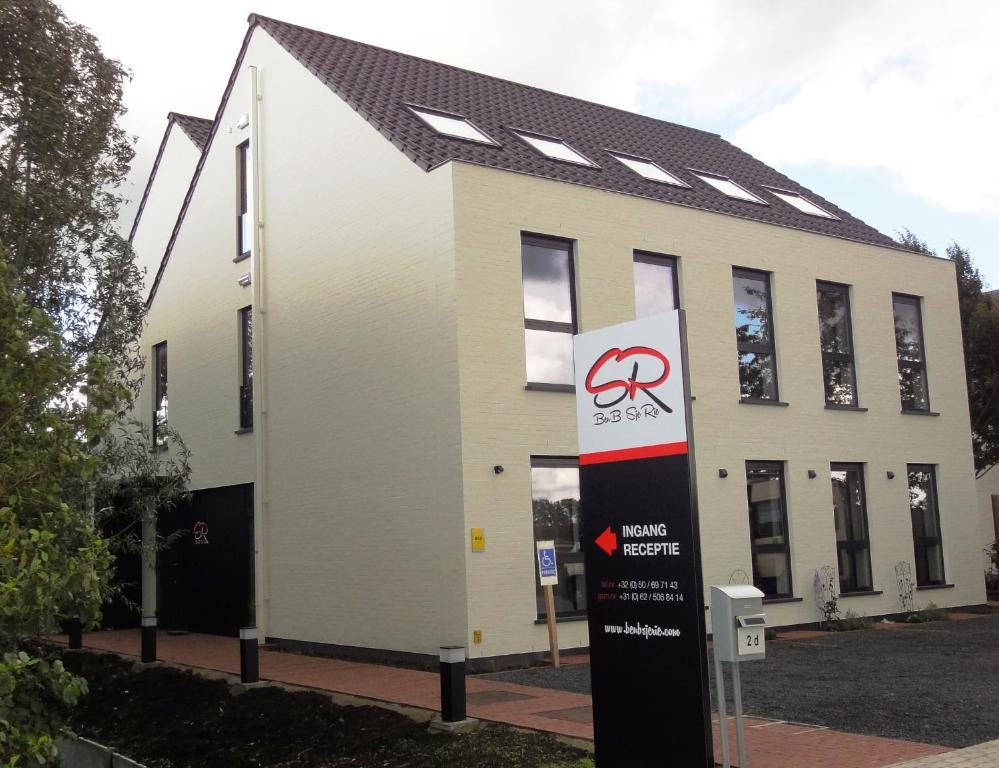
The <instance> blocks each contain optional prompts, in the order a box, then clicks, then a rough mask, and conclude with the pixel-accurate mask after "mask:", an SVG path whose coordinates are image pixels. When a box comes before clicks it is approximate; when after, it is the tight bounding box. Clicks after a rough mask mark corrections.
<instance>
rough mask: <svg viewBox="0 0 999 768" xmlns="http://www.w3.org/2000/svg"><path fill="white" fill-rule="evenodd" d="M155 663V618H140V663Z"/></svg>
mask: <svg viewBox="0 0 999 768" xmlns="http://www.w3.org/2000/svg"><path fill="white" fill-rule="evenodd" d="M154 661H156V617H155V616H143V617H142V663H143V664H152V663H153V662H154Z"/></svg>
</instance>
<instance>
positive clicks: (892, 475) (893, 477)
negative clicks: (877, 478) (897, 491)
mask: <svg viewBox="0 0 999 768" xmlns="http://www.w3.org/2000/svg"><path fill="white" fill-rule="evenodd" d="M885 477H887V478H888V479H889V480H894V479H895V473H894V472H892V471H891V470H890V469H889V470H888V471H887V472H885Z"/></svg>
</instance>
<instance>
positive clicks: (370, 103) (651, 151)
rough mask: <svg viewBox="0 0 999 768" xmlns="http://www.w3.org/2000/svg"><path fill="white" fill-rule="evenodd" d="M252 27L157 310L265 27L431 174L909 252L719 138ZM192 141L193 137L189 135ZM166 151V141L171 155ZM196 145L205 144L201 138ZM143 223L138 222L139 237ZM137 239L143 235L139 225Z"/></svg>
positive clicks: (211, 123) (208, 127) (369, 48)
mask: <svg viewBox="0 0 999 768" xmlns="http://www.w3.org/2000/svg"><path fill="white" fill-rule="evenodd" d="M247 21H248V24H249V27H248V28H247V31H246V36H245V37H244V38H243V45H242V47H241V49H240V51H239V55H238V56H237V57H236V62H235V64H234V65H233V69H232V72H231V74H230V75H229V81H228V83H227V84H226V88H225V91H224V92H223V95H222V100H221V102H220V103H219V107H218V111H217V112H216V115H215V120H203V119H201V118H188V119H190V120H192V121H197V123H198V124H197V126H196V127H195V126H188V127H190V129H191V131H192V132H193V133H194V134H195V135H198V136H200V137H202V139H203V141H204V144H203V145H202V147H203V148H202V154H201V158H200V160H199V161H198V165H197V167H196V169H195V172H194V177H193V178H192V180H191V184H190V187H189V188H188V191H187V194H186V196H185V198H184V203H183V205H182V207H181V211H180V215H179V216H178V217H177V222H176V224H175V225H174V229H173V233H172V234H171V237H170V241H169V243H168V245H167V248H166V252H165V253H164V254H163V259H162V261H161V262H160V267H159V270H158V271H157V274H156V278H155V280H154V282H153V285H152V288H151V290H150V294H149V298H148V299H147V305H148V304H151V303H152V300H153V297H154V296H155V294H156V290H157V288H158V286H159V283H160V280H161V278H162V276H163V271H164V270H165V268H166V265H167V262H168V261H169V259H170V252H171V251H172V249H173V245H174V243H175V242H176V239H177V235H178V233H179V231H180V228H181V226H182V224H183V221H184V217H185V215H186V213H187V209H188V206H189V205H190V202H191V197H192V195H193V193H194V190H195V188H196V187H197V184H198V179H199V178H200V176H201V170H202V168H203V167H204V162H205V157H206V156H207V154H208V149H209V148H210V146H211V143H212V139H213V138H214V135H215V131H216V130H217V129H218V125H217V124H218V119H219V117H220V116H221V115H222V112H223V111H224V109H225V106H226V103H227V102H228V99H229V94H230V93H231V91H232V87H233V85H234V83H235V79H236V75H237V73H238V71H239V67H240V65H241V64H242V61H243V57H244V55H245V53H246V47H247V45H248V43H249V41H250V38H251V36H252V35H253V32H254V30H255V29H256V28H257V27H260V28H262V29H264V30H265V31H267V32H268V34H270V35H271V36H272V37H273V38H274V39H275V40H276V41H277V42H278V44H279V45H281V46H282V47H283V48H284V49H285V50H286V51H288V53H289V54H291V55H292V56H293V57H294V58H295V59H297V60H298V61H299V62H301V63H302V64H303V66H305V68H306V69H308V70H309V71H310V72H312V74H313V75H315V76H316V77H317V78H318V79H319V80H320V81H321V82H323V83H324V84H325V85H326V86H327V87H329V88H330V90H332V91H333V92H334V93H335V94H337V95H338V96H339V97H340V98H341V99H343V100H344V101H345V102H346V103H347V104H349V105H350V106H351V107H352V108H353V109H354V110H355V111H356V112H358V113H359V114H360V115H361V116H362V117H363V118H364V119H365V120H367V121H368V122H369V123H370V124H371V125H372V126H374V128H375V129H376V130H378V132H379V133H381V134H382V135H383V136H384V137H385V138H386V139H388V140H389V141H390V142H392V143H393V144H394V145H395V146H396V147H398V148H399V149H400V150H402V152H403V153H405V154H406V156H407V157H409V158H410V159H411V160H412V161H413V162H415V163H416V164H417V165H419V166H420V167H421V168H423V169H424V170H427V171H430V170H433V169H434V168H437V167H439V166H440V165H443V164H444V163H447V162H450V161H462V162H467V163H473V164H477V165H483V166H488V167H492V168H498V169H502V170H507V171H512V172H515V173H524V174H528V175H531V176H538V177H542V178H547V179H552V180H555V181H563V182H568V183H572V184H580V185H583V186H588V187H594V188H597V189H604V190H609V191H612V192H620V193H622V194H627V195H634V196H638V197H644V198H649V199H652V200H658V201H661V202H665V203H671V204H675V205H682V206H686V207H689V208H698V209H701V210H705V211H711V212H714V213H721V214H725V215H730V216H737V217H739V218H743V219H751V220H754V221H760V222H764V223H767V224H775V225H777V226H783V227H790V228H793V229H799V230H804V231H808V232H815V233H818V234H822V235H829V236H832V237H838V238H843V239H846V240H854V241H857V242H861V243H868V244H871V245H878V246H883V247H886V248H892V249H895V250H904V249H902V248H901V246H900V245H899V244H898V243H897V242H895V241H894V240H893V239H892V238H890V237H888V236H887V235H884V234H882V233H881V232H879V231H877V230H876V229H874V228H873V227H870V226H868V225H867V224H865V223H864V222H862V221H860V219H857V218H855V217H854V216H851V215H850V214H849V213H847V212H846V211H844V210H842V209H841V208H839V207H837V206H835V205H833V204H832V203H830V202H829V201H828V200H825V199H824V198H822V197H820V196H819V195H817V194H815V193H814V192H812V191H810V190H808V189H806V188H805V187H803V186H801V185H800V184H798V183H796V182H795V181H793V180H792V179H790V178H788V177H787V176H784V175H783V174H782V173H779V172H778V171H776V170H774V169H773V168H770V167H769V166H767V165H766V164H764V163H762V162H760V161H759V160H757V159H756V158H754V157H753V156H752V155H750V154H748V153H746V152H743V151H742V150H740V149H738V148H737V147H735V146H733V145H732V144H730V143H729V142H727V141H726V140H725V139H723V138H721V137H720V136H718V135H717V134H713V133H709V132H706V131H701V130H698V129H695V128H688V127H686V126H682V125H677V124H675V123H670V122H667V121H664V120H657V119H655V118H651V117H646V116H644V115H639V114H635V113H632V112H627V111H624V110H621V109H615V108H613V107H607V106H604V105H601V104H595V103H593V102H588V101H584V100H582V99H577V98H574V97H571V96H563V95H561V94H557V93H553V92H551V91H546V90H543V89H541V88H535V87H533V86H529V85H523V84H520V83H515V82H512V81H509V80H503V79H501V78H498V77H493V76H491V75H483V74H479V73H477V72H471V71H468V70H464V69H459V68H458V67H454V66H451V65H448V64H440V63H438V62H434V61H429V60H427V59H422V58H419V57H417V56H409V55H406V54H402V53H397V52H395V51H390V50H387V49H384V48H378V47H377V46H373V45H368V44H366V43H358V42H355V41H352V40H347V39H345V38H342V37H337V36H335V35H331V34H327V33H325V32H319V31H316V30H312V29H307V28H305V27H300V26H297V25H295V24H289V23H287V22H283V21H278V20H277V19H272V18H269V17H267V16H261V15H260V14H250V16H249V18H248V19H247ZM410 106H413V107H419V108H424V109H429V110H431V111H439V112H444V113H450V114H453V115H460V116H461V117H464V118H467V119H468V120H470V121H471V122H472V123H473V124H474V125H475V126H477V127H478V128H480V129H481V130H483V131H485V133H486V134H488V135H489V137H490V138H492V139H493V140H494V141H495V142H496V143H495V144H485V143H481V142H473V141H468V140H462V139H457V138H450V137H448V136H446V135H443V134H441V133H438V132H437V131H435V130H433V129H432V128H431V127H430V126H428V125H427V124H426V123H424V122H423V121H422V120H421V119H420V118H418V117H417V116H416V115H415V114H414V113H413V112H412V111H410V109H409V107H410ZM171 116H172V117H173V118H174V120H172V121H171V125H172V124H173V122H177V123H178V124H181V122H180V120H178V119H176V118H177V117H180V116H177V115H176V114H175V113H171ZM181 127H182V128H184V130H185V132H187V130H188V127H185V126H184V125H182V124H181ZM168 130H169V128H168ZM514 130H518V131H521V132H525V133H533V134H537V135H540V136H543V137H553V138H557V139H560V140H562V141H565V142H566V143H568V144H569V145H570V146H572V147H573V148H574V149H576V150H577V151H578V152H581V153H582V154H583V155H584V156H586V157H587V158H589V159H590V160H591V161H593V162H594V163H595V164H596V167H588V166H584V165H579V164H574V163H566V162H561V161H558V160H551V159H548V158H546V157H544V156H543V155H541V154H539V153H538V152H536V151H535V150H534V149H532V148H531V147H530V146H528V144H527V143H526V142H525V141H523V140H522V139H520V138H518V137H517V136H516V135H515V134H514V133H513V131H514ZM188 135H189V136H192V134H191V133H188ZM165 140H166V136H164V143H165ZM192 140H194V141H196V143H197V140H196V139H194V137H193V136H192ZM161 151H162V147H161ZM609 152H614V153H618V154H621V155H626V156H627V155H630V156H633V157H636V158H640V159H647V160H652V161H654V162H655V163H657V164H658V165H660V166H661V167H662V168H663V169H665V170H666V171H668V172H669V173H670V174H672V175H674V176H676V177H678V178H679V179H680V180H681V181H683V182H684V183H685V184H686V185H688V186H674V185H669V184H663V183H659V182H655V181H649V180H646V179H644V178H642V177H641V176H639V175H638V174H637V173H635V172H634V171H632V170H630V169H629V168H627V167H626V166H625V165H624V164H622V163H621V162H619V161H618V160H616V159H615V158H614V157H612V156H611V155H610V154H609ZM695 171H699V172H702V173H706V174H708V175H712V174H713V175H716V176H723V177H727V178H730V179H732V180H733V181H734V182H736V183H737V184H738V185H741V186H742V187H744V188H745V189H748V190H750V191H751V192H752V193H753V194H754V195H755V196H757V197H759V198H761V199H763V200H764V201H765V202H766V204H761V203H754V202H749V201H745V200H739V199H735V198H732V197H728V196H726V195H725V194H723V193H721V192H719V191H718V190H717V189H715V188H714V187H712V186H710V185H709V184H707V183H706V182H704V181H703V180H702V179H700V178H698V177H697V176H696V175H695V173H694V172H695ZM153 173H154V174H155V167H154V171H153ZM151 181H152V176H150V183H151ZM771 189H775V190H777V191H783V192H785V193H787V192H790V193H792V194H799V195H801V196H803V197H805V198H806V199H807V200H809V201H811V202H812V203H814V204H816V205H818V206H820V207H821V208H822V209H824V210H826V211H827V212H829V213H831V214H833V218H824V217H819V216H813V215H809V214H807V213H804V212H802V211H800V210H798V209H797V208H795V207H794V206H792V205H790V204H788V203H787V202H785V201H783V200H781V199H779V198H778V197H776V196H775V195H774V193H773V192H772V191H771ZM147 193H148V186H147ZM144 197H145V196H144ZM139 215H141V207H140V211H139ZM138 218H139V216H138V215H137V216H136V225H137V224H138ZM132 230H133V234H134V231H135V225H133V228H132Z"/></svg>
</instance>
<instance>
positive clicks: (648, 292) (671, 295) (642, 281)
mask: <svg viewBox="0 0 999 768" xmlns="http://www.w3.org/2000/svg"><path fill="white" fill-rule="evenodd" d="M679 306H680V301H679V298H678V291H677V280H676V259H674V258H673V257H671V256H659V255H658V254H654V253H642V252H641V251H635V317H648V316H649V315H660V314H662V313H663V312H669V311H671V310H674V309H678V308H679Z"/></svg>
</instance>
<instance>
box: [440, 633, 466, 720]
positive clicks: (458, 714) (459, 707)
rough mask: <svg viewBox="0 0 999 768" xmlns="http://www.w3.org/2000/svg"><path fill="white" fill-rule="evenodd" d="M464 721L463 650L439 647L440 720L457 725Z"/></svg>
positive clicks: (456, 646)
mask: <svg viewBox="0 0 999 768" xmlns="http://www.w3.org/2000/svg"><path fill="white" fill-rule="evenodd" d="M464 719H465V649H464V647H463V646H460V645H443V646H441V720H442V721H443V722H445V723H457V722H461V721H462V720H464Z"/></svg>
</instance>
